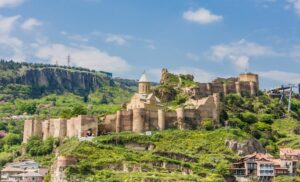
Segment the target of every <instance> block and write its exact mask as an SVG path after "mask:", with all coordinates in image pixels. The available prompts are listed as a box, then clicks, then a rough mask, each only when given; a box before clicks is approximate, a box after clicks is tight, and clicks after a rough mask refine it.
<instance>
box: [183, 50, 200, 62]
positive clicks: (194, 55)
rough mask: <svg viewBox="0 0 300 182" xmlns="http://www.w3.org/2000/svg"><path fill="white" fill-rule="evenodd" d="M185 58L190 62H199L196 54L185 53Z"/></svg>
mask: <svg viewBox="0 0 300 182" xmlns="http://www.w3.org/2000/svg"><path fill="white" fill-rule="evenodd" d="M186 57H187V58H188V59H190V60H192V61H199V60H200V57H199V56H198V55H197V54H194V53H191V52H188V53H186Z"/></svg>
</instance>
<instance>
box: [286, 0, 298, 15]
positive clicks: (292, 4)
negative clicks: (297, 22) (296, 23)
mask: <svg viewBox="0 0 300 182" xmlns="http://www.w3.org/2000/svg"><path fill="white" fill-rule="evenodd" d="M291 8H293V9H294V10H295V12H296V13H297V14H298V16H300V0H287V5H286V6H285V7H284V9H286V10H289V9H291Z"/></svg>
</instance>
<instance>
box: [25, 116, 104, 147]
mask: <svg viewBox="0 0 300 182" xmlns="http://www.w3.org/2000/svg"><path fill="white" fill-rule="evenodd" d="M97 134H98V119H97V118H96V117H94V116H82V115H81V116H78V117H75V118H71V119H61V118H59V119H49V120H34V119H30V120H26V121H25V123H24V133H23V143H26V142H27V140H28V139H29V138H30V137H31V136H37V137H42V138H43V139H44V140H45V139H47V138H48V137H50V136H51V137H55V138H61V139H63V138H65V137H69V138H71V137H84V136H88V135H90V136H97Z"/></svg>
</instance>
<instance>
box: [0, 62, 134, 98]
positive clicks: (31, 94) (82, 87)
mask: <svg viewBox="0 0 300 182" xmlns="http://www.w3.org/2000/svg"><path fill="white" fill-rule="evenodd" d="M136 86H137V83H136V82H135V81H132V80H126V79H114V78H112V74H111V73H107V72H103V71H95V70H89V69H86V68H78V67H66V66H56V65H46V64H32V63H16V62H12V61H9V62H7V61H3V60H1V61H0V101H1V100H2V101H11V100H14V99H16V98H25V99H28V98H37V97H40V96H44V95H47V94H50V93H56V94H62V93H64V92H71V93H74V94H77V95H81V96H87V95H89V94H90V93H91V92H94V91H96V90H97V89H103V88H110V87H112V88H121V89H122V90H124V91H127V92H132V91H134V90H135V89H136ZM102 91H103V90H102Z"/></svg>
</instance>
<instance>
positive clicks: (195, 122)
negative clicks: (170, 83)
mask: <svg viewBox="0 0 300 182" xmlns="http://www.w3.org/2000/svg"><path fill="white" fill-rule="evenodd" d="M205 100H206V101H205V103H204V104H203V105H201V106H200V107H199V108H197V109H196V108H184V107H181V108H178V109H176V111H165V110H163V109H158V110H157V111H150V110H146V109H144V108H135V109H132V110H131V109H130V110H121V111H118V112H117V113H116V114H112V115H107V116H105V118H104V121H103V122H104V125H105V126H106V129H107V131H108V132H121V131H133V132H144V131H152V130H164V129H170V128H178V129H195V128H196V127H197V126H199V125H200V124H201V121H202V120H203V119H206V118H211V119H213V120H214V121H215V122H216V123H217V122H218V121H219V112H220V108H219V107H220V98H219V94H213V95H211V96H209V97H208V98H207V99H205Z"/></svg>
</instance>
